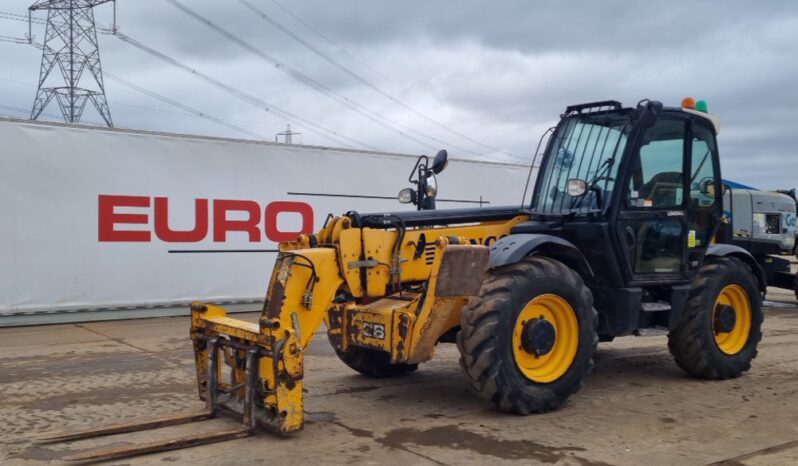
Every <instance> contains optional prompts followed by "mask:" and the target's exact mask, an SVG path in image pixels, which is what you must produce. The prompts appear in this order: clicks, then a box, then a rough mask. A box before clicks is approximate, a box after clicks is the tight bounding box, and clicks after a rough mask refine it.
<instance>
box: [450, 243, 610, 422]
mask: <svg viewBox="0 0 798 466" xmlns="http://www.w3.org/2000/svg"><path fill="white" fill-rule="evenodd" d="M597 324H598V317H597V314H596V311H595V310H594V309H593V295H592V294H591V293H590V290H589V289H588V288H587V287H586V286H585V285H584V283H583V281H582V279H581V278H580V277H579V275H578V274H577V273H576V272H574V271H573V270H571V269H570V268H568V267H566V266H565V265H564V264H562V263H561V262H558V261H556V260H553V259H549V258H545V257H534V256H533V257H528V258H526V259H524V260H522V261H520V262H518V263H516V264H513V265H509V266H506V267H502V268H500V269H497V270H494V271H492V272H490V275H489V277H488V280H487V281H486V282H485V284H484V285H483V287H482V290H481V292H480V297H479V298H475V299H474V300H472V302H471V303H469V304H468V306H467V307H466V308H465V309H464V310H463V312H462V316H461V323H460V327H461V330H460V333H459V334H458V335H457V346H458V348H459V349H460V366H461V367H462V369H463V372H464V373H465V375H466V377H467V379H468V381H469V383H470V384H471V386H472V387H473V388H474V390H476V392H477V393H478V394H479V395H480V396H481V397H482V398H484V399H486V400H488V401H491V402H492V403H494V404H495V405H496V406H497V407H498V408H499V409H500V410H502V411H510V412H516V413H519V414H530V413H541V412H546V411H551V410H554V409H557V408H558V407H560V406H561V405H562V404H563V402H565V400H566V399H568V397H569V396H570V395H571V394H573V393H575V392H576V391H578V390H579V389H580V388H581V386H582V380H583V378H584V377H585V376H586V375H587V374H589V373H590V371H591V370H592V368H593V354H594V352H595V350H596V345H597V344H598V335H597V334H596V326H597Z"/></svg>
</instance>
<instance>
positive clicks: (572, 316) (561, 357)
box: [513, 294, 579, 383]
mask: <svg viewBox="0 0 798 466" xmlns="http://www.w3.org/2000/svg"><path fill="white" fill-rule="evenodd" d="M533 319H545V320H546V321H547V322H548V323H549V324H551V326H552V327H553V328H554V334H555V338H554V344H553V346H552V347H551V349H550V350H549V351H548V352H547V353H546V354H542V355H536V354H534V353H531V352H529V351H527V350H526V349H524V347H523V345H522V335H523V332H524V326H525V325H526V324H527V322H530V321H532V320H533ZM578 347H579V323H578V322H577V320H576V313H575V312H574V309H573V308H572V307H571V305H570V304H568V302H567V301H566V300H565V299H563V298H561V297H560V296H557V295H554V294H543V295H540V296H538V297H536V298H534V299H533V300H532V301H530V302H529V303H528V304H527V305H526V306H524V308H523V309H522V310H521V312H520V313H519V314H518V318H517V319H516V320H515V325H514V327H513V357H514V358H515V364H516V365H517V366H518V369H519V370H520V371H521V372H522V373H523V374H524V376H526V378H527V379H529V380H531V381H533V382H538V383H549V382H553V381H555V380H557V379H558V378H560V377H562V376H563V374H565V372H566V371H567V370H568V368H569V367H571V363H573V361H574V358H575V357H576V350H577V348H578Z"/></svg>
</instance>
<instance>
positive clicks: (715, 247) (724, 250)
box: [707, 244, 768, 293]
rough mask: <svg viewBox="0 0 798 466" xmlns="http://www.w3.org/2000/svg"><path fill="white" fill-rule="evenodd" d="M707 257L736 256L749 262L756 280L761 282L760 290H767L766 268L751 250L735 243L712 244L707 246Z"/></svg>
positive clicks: (763, 291)
mask: <svg viewBox="0 0 798 466" xmlns="http://www.w3.org/2000/svg"><path fill="white" fill-rule="evenodd" d="M707 257H736V258H737V259H740V260H741V261H743V262H745V263H746V264H748V266H749V267H751V270H753V271H754V275H755V276H756V281H757V282H758V283H759V291H761V292H762V293H765V292H766V291H767V287H768V281H767V278H766V275H765V270H764V269H763V268H762V266H761V265H759V262H757V261H756V259H755V258H754V256H753V255H752V254H751V253H750V252H748V251H746V250H745V249H743V248H741V247H740V246H735V245H733V244H711V245H709V247H708V248H707Z"/></svg>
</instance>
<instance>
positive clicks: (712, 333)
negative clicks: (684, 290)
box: [668, 257, 763, 379]
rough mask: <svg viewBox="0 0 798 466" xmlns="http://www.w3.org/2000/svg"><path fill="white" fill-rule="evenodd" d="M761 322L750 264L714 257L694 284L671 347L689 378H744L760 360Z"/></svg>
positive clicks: (729, 258)
mask: <svg viewBox="0 0 798 466" xmlns="http://www.w3.org/2000/svg"><path fill="white" fill-rule="evenodd" d="M762 319H763V315H762V300H761V295H760V293H759V289H758V287H757V282H756V278H755V277H754V276H753V273H752V272H751V270H750V269H749V268H748V266H746V265H745V264H744V263H743V262H741V261H740V260H738V259H735V258H733V257H725V258H721V259H712V260H710V261H709V262H707V264H706V265H704V266H703V267H702V268H701V271H700V272H699V273H698V276H697V277H696V278H695V279H694V280H693V289H692V291H691V292H690V298H689V299H688V301H687V306H686V308H685V310H684V315H683V316H682V319H681V322H680V323H679V324H678V325H677V326H676V328H675V329H674V330H673V331H672V332H670V334H669V335H668V348H669V349H670V351H671V354H673V357H674V359H675V360H676V364H678V365H679V367H681V368H682V369H683V370H684V371H685V372H687V373H688V374H690V375H693V376H695V377H701V378H704V379H729V378H733V377H739V376H740V375H742V373H743V372H745V371H747V370H748V369H750V368H751V361H752V360H753V359H754V358H755V357H756V354H757V344H758V343H759V341H760V340H761V339H762Z"/></svg>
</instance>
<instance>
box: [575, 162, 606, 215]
mask: <svg viewBox="0 0 798 466" xmlns="http://www.w3.org/2000/svg"><path fill="white" fill-rule="evenodd" d="M614 164H615V156H613V157H610V158H608V159H607V160H606V161H604V162H602V166H601V167H600V168H599V169H598V170H596V174H595V175H593V178H591V179H590V182H589V183H587V192H585V194H583V195H582V196H580V197H579V203H578V204H577V205H576V206H574V205H573V203H572V205H571V210H574V209H577V210H578V209H581V208H582V204H583V203H584V202H585V199H586V198H587V196H588V194H589V193H590V192H591V191H592V192H595V193H596V205H597V207H598V208H599V210H600V209H602V208H603V206H602V201H603V199H602V198H601V191H600V190H599V189H598V186H596V182H597V181H598V180H599V179H600V178H601V177H602V176H603V175H605V174H606V173H609V171H610V169H611V168H612V166H613V165H614ZM605 186H606V185H605Z"/></svg>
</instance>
